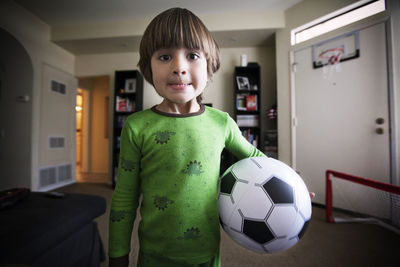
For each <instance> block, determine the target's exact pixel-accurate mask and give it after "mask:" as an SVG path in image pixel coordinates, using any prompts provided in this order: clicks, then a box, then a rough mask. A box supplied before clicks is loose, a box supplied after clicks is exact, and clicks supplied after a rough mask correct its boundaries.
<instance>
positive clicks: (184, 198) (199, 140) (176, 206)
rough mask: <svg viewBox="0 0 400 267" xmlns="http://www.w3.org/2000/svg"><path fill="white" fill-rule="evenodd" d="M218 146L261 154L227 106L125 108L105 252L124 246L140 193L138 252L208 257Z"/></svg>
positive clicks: (214, 234)
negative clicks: (177, 111) (183, 111)
mask: <svg viewBox="0 0 400 267" xmlns="http://www.w3.org/2000/svg"><path fill="white" fill-rule="evenodd" d="M224 148H226V149H227V150H229V151H230V152H232V153H233V154H234V155H235V156H236V157H238V158H239V159H242V158H245V157H256V156H265V155H264V154H262V153H261V152H260V151H258V150H257V149H256V148H255V147H254V146H252V145H251V144H250V143H249V142H248V141H247V140H246V139H245V138H244V137H243V136H242V134H241V132H240V130H239V128H238V127H237V125H236V123H235V122H234V121H233V119H232V118H230V117H229V115H228V114H227V113H225V112H221V111H218V110H216V109H213V108H210V107H206V106H201V110H200V111H199V112H197V113H191V114H187V115H174V114H167V113H162V112H160V111H157V110H156V109H155V108H152V109H148V110H144V111H141V112H138V113H135V114H133V115H131V116H129V118H128V119H127V121H126V122H125V124H124V127H123V129H122V135H121V150H120V161H119V169H118V178H117V185H116V188H115V192H114V195H113V199H112V205H111V215H110V232H109V256H110V257H120V256H123V255H127V254H128V253H129V251H130V242H131V233H132V226H133V222H134V220H135V215H136V209H137V207H138V202H139V196H140V195H141V194H142V202H141V207H140V214H141V221H140V225H139V240H140V249H141V251H142V252H144V253H146V254H152V255H155V256H157V257H162V258H169V259H171V260H175V261H182V262H185V263H191V264H196V263H201V262H205V261H207V260H209V259H210V258H211V257H212V256H213V255H214V254H215V253H216V252H217V250H218V246H219V238H220V233H219V229H220V228H219V216H218V201H217V200H218V178H219V168H220V158H221V152H222V150H223V149H224Z"/></svg>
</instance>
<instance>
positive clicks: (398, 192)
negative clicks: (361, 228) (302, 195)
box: [325, 170, 400, 234]
mask: <svg viewBox="0 0 400 267" xmlns="http://www.w3.org/2000/svg"><path fill="white" fill-rule="evenodd" d="M332 178H339V179H343V180H346V181H349V182H351V183H357V184H360V185H363V186H367V187H370V188H374V189H375V190H378V191H379V192H380V193H382V194H383V195H384V197H385V198H386V199H387V200H388V203H389V205H391V209H392V213H396V214H397V215H398V214H399V209H400V205H399V203H400V186H395V185H391V184H387V183H383V182H378V181H374V180H371V179H366V178H363V177H357V176H354V175H350V174H346V173H342V172H337V171H333V170H327V171H326V195H325V197H326V221H327V222H330V223H343V222H372V223H376V224H379V225H381V226H383V227H385V228H387V229H389V230H391V231H393V232H395V233H397V234H400V229H399V228H397V227H396V226H393V225H392V224H394V225H397V226H400V224H399V221H398V220H399V218H398V217H397V218H395V217H396V216H393V215H392V220H391V221H392V223H386V222H384V221H383V220H381V219H379V218H375V217H369V218H366V217H364V216H362V218H355V217H352V218H340V217H334V216H333V209H332V205H333V194H332V191H333V190H332V188H333V187H332ZM396 209H397V210H396Z"/></svg>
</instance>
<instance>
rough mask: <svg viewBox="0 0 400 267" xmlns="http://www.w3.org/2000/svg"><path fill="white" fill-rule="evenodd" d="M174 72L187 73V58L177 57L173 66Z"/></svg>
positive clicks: (178, 73)
mask: <svg viewBox="0 0 400 267" xmlns="http://www.w3.org/2000/svg"><path fill="white" fill-rule="evenodd" d="M173 71H174V74H177V75H185V74H186V73H187V65H186V62H185V60H183V59H179V58H177V59H176V60H175V61H174V66H173Z"/></svg>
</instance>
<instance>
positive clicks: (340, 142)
mask: <svg viewBox="0 0 400 267" xmlns="http://www.w3.org/2000/svg"><path fill="white" fill-rule="evenodd" d="M358 35H359V48H360V56H359V57H358V58H354V59H351V60H348V61H343V62H340V63H339V65H338V66H337V67H338V68H337V69H333V70H331V71H332V72H331V73H327V72H326V68H313V65H312V48H311V47H308V48H306V49H303V50H300V51H295V52H294V64H295V66H296V68H295V71H294V88H293V89H294V90H293V93H294V97H293V98H292V99H293V100H294V107H295V108H294V110H293V116H294V121H295V123H294V124H295V125H294V127H293V128H292V129H293V135H294V139H293V140H294V147H293V148H294V149H293V151H294V161H295V168H296V170H298V171H299V172H300V173H301V176H302V177H303V178H304V180H305V182H306V184H307V185H308V187H309V189H310V191H315V192H316V195H317V196H316V198H315V200H314V201H315V202H317V203H325V171H326V170H327V169H332V170H336V171H340V172H345V173H349V174H352V175H356V176H361V177H366V178H370V179H373V180H377V181H382V182H386V183H389V182H390V136H389V125H390V123H389V115H388V114H389V106H388V103H389V101H388V80H387V79H388V74H387V55H386V33H385V24H384V23H380V24H377V25H373V26H370V27H368V28H365V29H361V30H360V31H358ZM377 129H379V130H377ZM377 131H378V132H377ZM370 191H371V190H369V189H367V188H365V187H362V186H359V185H355V184H351V183H349V182H344V181H337V179H335V181H334V189H333V194H334V198H333V201H334V202H333V203H334V206H336V207H339V208H344V209H348V210H353V211H356V212H360V213H367V214H371V215H376V216H379V217H384V218H389V217H390V207H387V206H386V205H385V204H384V203H382V204H379V198H380V196H378V195H377V194H375V192H370Z"/></svg>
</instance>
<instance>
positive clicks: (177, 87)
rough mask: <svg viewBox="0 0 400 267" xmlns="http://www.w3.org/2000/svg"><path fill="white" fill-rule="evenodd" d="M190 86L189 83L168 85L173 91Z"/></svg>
mask: <svg viewBox="0 0 400 267" xmlns="http://www.w3.org/2000/svg"><path fill="white" fill-rule="evenodd" d="M190 85H192V84H191V83H170V84H169V86H170V87H171V88H172V89H175V90H183V89H185V88H186V87H188V86H190Z"/></svg>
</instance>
